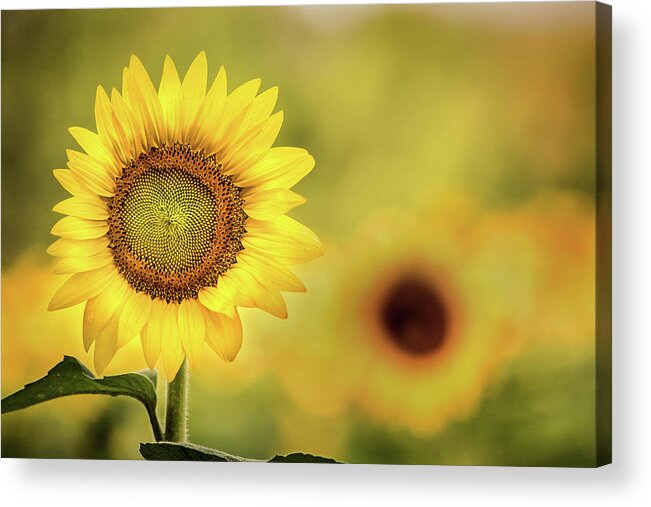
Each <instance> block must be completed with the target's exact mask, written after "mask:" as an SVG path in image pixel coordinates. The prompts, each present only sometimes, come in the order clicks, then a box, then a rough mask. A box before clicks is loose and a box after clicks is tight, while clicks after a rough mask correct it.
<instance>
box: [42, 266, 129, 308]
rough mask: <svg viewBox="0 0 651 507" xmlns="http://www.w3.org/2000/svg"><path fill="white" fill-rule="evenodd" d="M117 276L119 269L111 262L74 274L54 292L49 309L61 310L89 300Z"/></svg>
mask: <svg viewBox="0 0 651 507" xmlns="http://www.w3.org/2000/svg"><path fill="white" fill-rule="evenodd" d="M117 276H118V271H117V269H115V266H113V265H111V264H109V265H108V266H104V267H102V268H99V269H94V270H93V271H86V272H84V273H77V274H75V275H72V276H71V277H70V278H69V279H68V280H67V281H66V282H65V283H64V284H63V285H62V286H61V287H59V290H58V291H57V292H56V293H55V294H54V296H53V297H52V300H51V301H50V304H49V306H48V310H50V311H54V310H61V309H62V308H68V307H69V306H74V305H78V304H79V303H82V302H84V301H87V300H88V299H90V298H93V297H95V296H97V295H98V294H99V293H100V292H101V291H102V290H103V289H104V287H106V285H107V284H108V283H109V282H110V281H111V280H112V279H113V278H115V277H117Z"/></svg>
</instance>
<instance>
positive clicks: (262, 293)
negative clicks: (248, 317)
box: [226, 267, 287, 319]
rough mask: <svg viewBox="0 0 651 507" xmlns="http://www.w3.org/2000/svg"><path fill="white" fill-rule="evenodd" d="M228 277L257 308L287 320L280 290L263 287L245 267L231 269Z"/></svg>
mask: <svg viewBox="0 0 651 507" xmlns="http://www.w3.org/2000/svg"><path fill="white" fill-rule="evenodd" d="M226 275H227V277H228V278H229V279H230V280H232V281H233V283H234V284H235V285H236V286H237V287H238V288H239V291H240V293H242V294H243V295H245V296H246V297H248V298H250V299H252V300H253V301H254V302H255V306H257V307H258V308H260V309H261V310H264V311H265V312H267V313H270V314H271V315H273V316H274V317H278V318H279V319H286V318H287V305H286V304H285V300H284V299H283V297H282V296H281V294H280V292H278V290H276V289H274V288H269V287H265V286H264V285H262V284H261V283H260V282H259V281H258V280H257V279H256V278H255V277H254V276H253V274H252V273H251V272H249V271H248V270H247V269H246V268H244V267H239V268H231V269H230V270H229V271H228V273H227V274H226ZM242 306H245V305H242ZM247 306H248V305H247Z"/></svg>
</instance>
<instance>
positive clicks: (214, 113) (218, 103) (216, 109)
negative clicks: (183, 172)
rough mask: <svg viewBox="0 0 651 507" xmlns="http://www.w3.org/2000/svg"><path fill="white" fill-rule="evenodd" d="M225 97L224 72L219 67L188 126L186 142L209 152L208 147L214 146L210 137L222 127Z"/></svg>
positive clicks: (222, 68)
mask: <svg viewBox="0 0 651 507" xmlns="http://www.w3.org/2000/svg"><path fill="white" fill-rule="evenodd" d="M226 96H227V90H226V70H225V69H224V67H221V68H220V69H219V72H218V73H217V77H215V80H214V81H213V83H212V85H211V87H210V90H209V91H208V93H207V94H206V98H205V99H204V101H203V103H202V104H201V106H200V107H199V111H198V112H197V115H196V117H195V120H194V122H192V125H191V126H190V131H189V133H188V142H189V143H190V144H191V145H192V146H196V147H197V149H202V148H204V149H206V151H209V150H208V145H209V144H214V139H213V137H212V136H214V133H215V132H217V131H218V130H219V128H220V126H221V125H222V118H223V116H224V111H225V109H226Z"/></svg>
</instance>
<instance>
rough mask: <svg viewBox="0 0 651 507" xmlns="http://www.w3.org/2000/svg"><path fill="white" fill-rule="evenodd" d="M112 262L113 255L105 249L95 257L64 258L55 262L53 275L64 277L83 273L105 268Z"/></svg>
mask: <svg viewBox="0 0 651 507" xmlns="http://www.w3.org/2000/svg"><path fill="white" fill-rule="evenodd" d="M112 262H113V254H112V253H111V252H110V250H107V249H105V250H104V251H103V252H101V253H98V254H96V255H90V256H85V257H64V258H63V259H61V260H59V262H57V264H56V266H55V267H54V274H55V275H65V274H71V273H83V272H84V271H91V270H93V269H97V268H101V267H102V266H107V265H108V264H111V263H112Z"/></svg>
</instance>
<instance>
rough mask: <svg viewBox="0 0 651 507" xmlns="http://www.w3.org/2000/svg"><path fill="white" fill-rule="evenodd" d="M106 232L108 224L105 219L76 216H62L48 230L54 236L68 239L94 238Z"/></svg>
mask: <svg viewBox="0 0 651 507" xmlns="http://www.w3.org/2000/svg"><path fill="white" fill-rule="evenodd" d="M107 232H108V224H107V223H106V222H105V221H97V220H86V219H84V218H77V217H63V218H62V219H61V220H59V221H58V222H57V223H56V224H54V227H52V230H51V231H50V233H51V234H53V235H55V236H60V237H62V238H68V239H95V238H99V237H102V236H104V235H105V234H106V233H107Z"/></svg>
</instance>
